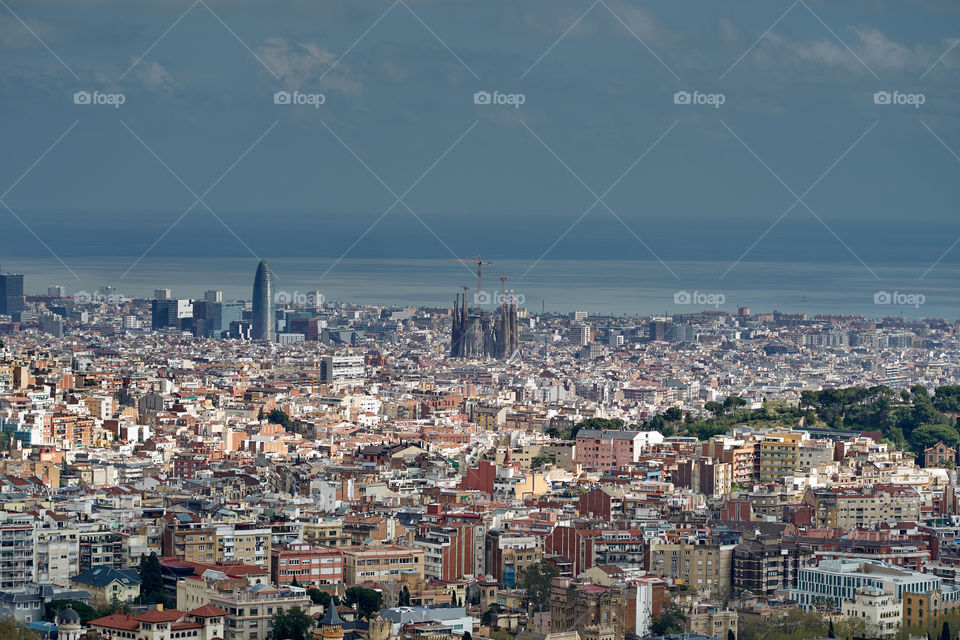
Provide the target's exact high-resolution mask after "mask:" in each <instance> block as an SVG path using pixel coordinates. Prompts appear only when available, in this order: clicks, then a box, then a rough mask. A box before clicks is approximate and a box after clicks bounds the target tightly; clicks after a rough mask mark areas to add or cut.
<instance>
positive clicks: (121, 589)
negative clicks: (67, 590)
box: [70, 565, 140, 605]
mask: <svg viewBox="0 0 960 640" xmlns="http://www.w3.org/2000/svg"><path fill="white" fill-rule="evenodd" d="M70 587H71V588H72V589H86V590H87V591H89V592H90V594H91V595H93V599H94V601H95V602H96V603H97V604H100V605H105V604H109V603H111V602H113V601H114V600H116V601H117V602H128V601H130V600H133V599H134V598H136V597H137V596H139V595H140V575H139V574H138V573H137V570H136V569H114V568H113V567H108V566H105V565H100V566H96V567H93V568H92V569H87V570H86V571H84V572H83V573H80V574H78V575H75V576H73V577H72V578H70Z"/></svg>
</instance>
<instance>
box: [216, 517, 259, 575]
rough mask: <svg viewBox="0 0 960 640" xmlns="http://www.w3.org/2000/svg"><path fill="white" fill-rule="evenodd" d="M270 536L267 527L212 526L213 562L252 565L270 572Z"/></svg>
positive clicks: (241, 524) (246, 524)
mask: <svg viewBox="0 0 960 640" xmlns="http://www.w3.org/2000/svg"><path fill="white" fill-rule="evenodd" d="M271 535H272V532H271V530H270V528H269V527H260V526H258V525H256V524H254V523H230V524H217V525H214V536H215V539H216V545H215V549H216V555H215V557H214V560H215V561H216V562H242V563H244V564H253V565H256V566H258V567H263V568H264V569H266V570H267V571H270V540H271Z"/></svg>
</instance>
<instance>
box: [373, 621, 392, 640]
mask: <svg viewBox="0 0 960 640" xmlns="http://www.w3.org/2000/svg"><path fill="white" fill-rule="evenodd" d="M392 635H393V623H392V622H390V621H389V620H385V619H383V618H380V617H377V618H374V619H373V620H371V621H370V630H369V631H367V639H368V640H390V637H391V636H392Z"/></svg>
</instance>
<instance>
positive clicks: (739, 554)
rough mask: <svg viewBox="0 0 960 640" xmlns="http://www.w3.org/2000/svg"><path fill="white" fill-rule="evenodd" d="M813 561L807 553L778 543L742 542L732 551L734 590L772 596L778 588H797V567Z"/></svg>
mask: <svg viewBox="0 0 960 640" xmlns="http://www.w3.org/2000/svg"><path fill="white" fill-rule="evenodd" d="M812 559H813V555H812V554H811V553H810V551H809V550H804V548H802V547H801V546H799V545H797V544H790V543H784V542H780V541H779V540H745V541H743V542H741V543H740V544H738V545H736V546H735V547H734V549H733V577H732V581H731V585H732V586H733V588H735V589H745V590H748V591H752V592H753V593H757V594H762V595H764V596H768V597H769V596H773V595H774V594H775V593H776V592H777V591H778V590H780V589H792V588H793V587H795V586H797V573H798V572H799V570H800V567H803V566H808V565H809V564H810V562H811V561H812Z"/></svg>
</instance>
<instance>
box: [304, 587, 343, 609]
mask: <svg viewBox="0 0 960 640" xmlns="http://www.w3.org/2000/svg"><path fill="white" fill-rule="evenodd" d="M307 595H308V596H310V601H311V602H313V604H319V605H320V606H322V607H323V608H324V609H326V608H327V605H328V604H330V601H331V600H333V604H340V602H339V598H337V597H336V596H332V595H330V594H329V593H327V592H326V591H321V590H320V589H317V588H316V587H308V588H307Z"/></svg>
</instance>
